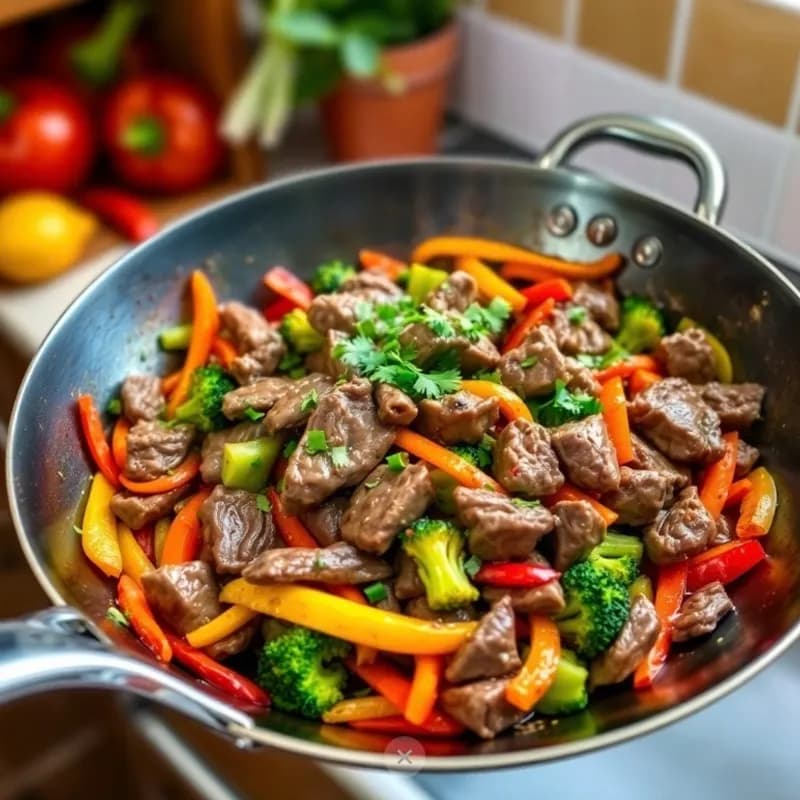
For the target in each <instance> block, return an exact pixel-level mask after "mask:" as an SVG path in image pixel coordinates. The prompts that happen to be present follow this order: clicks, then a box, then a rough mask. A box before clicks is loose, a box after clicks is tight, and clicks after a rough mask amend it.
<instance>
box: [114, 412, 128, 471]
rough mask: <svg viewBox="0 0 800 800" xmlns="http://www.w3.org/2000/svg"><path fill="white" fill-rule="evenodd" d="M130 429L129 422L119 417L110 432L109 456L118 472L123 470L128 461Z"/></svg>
mask: <svg viewBox="0 0 800 800" xmlns="http://www.w3.org/2000/svg"><path fill="white" fill-rule="evenodd" d="M130 429H131V424H130V422H128V420H127V419H125V417H119V418H118V419H117V421H116V422H115V423H114V428H113V430H112V431H111V454H112V455H113V456H114V463H115V464H116V465H117V469H119V470H120V471H122V470H124V469H125V464H126V463H127V461H128V431H129V430H130Z"/></svg>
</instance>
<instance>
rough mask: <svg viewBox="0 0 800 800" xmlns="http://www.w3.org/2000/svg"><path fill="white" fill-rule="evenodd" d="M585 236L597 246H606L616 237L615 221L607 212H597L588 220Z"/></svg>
mask: <svg viewBox="0 0 800 800" xmlns="http://www.w3.org/2000/svg"><path fill="white" fill-rule="evenodd" d="M586 237H587V238H588V239H589V241H590V242H591V243H592V244H594V245H597V247H606V246H607V245H609V244H611V243H612V242H613V241H614V239H616V238H617V221H616V220H615V219H614V217H612V216H610V215H608V214H598V215H597V216H596V217H592V219H590V220H589V224H588V225H587V226H586Z"/></svg>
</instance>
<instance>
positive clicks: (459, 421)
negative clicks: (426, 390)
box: [417, 392, 500, 444]
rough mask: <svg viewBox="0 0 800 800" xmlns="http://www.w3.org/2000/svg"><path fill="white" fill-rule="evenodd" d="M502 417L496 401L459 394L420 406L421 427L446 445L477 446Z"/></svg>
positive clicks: (421, 430)
mask: <svg viewBox="0 0 800 800" xmlns="http://www.w3.org/2000/svg"><path fill="white" fill-rule="evenodd" d="M499 416H500V409H499V406H498V404H497V399H496V398H494V397H487V398H482V397H477V396H476V395H474V394H470V393H469V392H456V393H455V394H448V395H446V396H445V397H443V398H442V399H441V400H423V401H422V402H421V403H420V404H419V415H418V416H417V428H418V429H419V431H420V432H421V433H423V434H424V435H425V436H428V437H430V438H431V439H434V440H436V441H437V442H442V444H457V443H459V442H466V443H467V444H477V443H478V442H480V440H481V439H482V438H483V435H484V434H485V433H486V432H487V431H488V430H489V428H491V427H492V426H493V425H494V424H495V422H497V419H498V417H499Z"/></svg>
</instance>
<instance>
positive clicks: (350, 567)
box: [242, 542, 392, 584]
mask: <svg viewBox="0 0 800 800" xmlns="http://www.w3.org/2000/svg"><path fill="white" fill-rule="evenodd" d="M391 574H392V568H391V566H390V565H389V564H387V563H386V562H385V561H383V560H382V559H380V558H375V556H368V555H366V554H365V553H361V552H359V551H358V550H357V549H356V548H355V547H353V545H351V544H348V543H347V542H336V544H331V545H328V547H320V548H312V547H280V548H277V549H275V550H266V551H264V552H263V553H261V555H260V556H258V557H257V558H256V559H255V560H254V561H251V562H250V564H249V565H248V566H247V567H245V569H244V570H243V571H242V575H243V576H244V577H245V578H246V579H247V580H248V581H250V582H251V583H294V582H295V581H316V582H319V583H333V584H342V583H370V582H372V581H379V580H382V579H383V578H388V577H389V576H390V575H391Z"/></svg>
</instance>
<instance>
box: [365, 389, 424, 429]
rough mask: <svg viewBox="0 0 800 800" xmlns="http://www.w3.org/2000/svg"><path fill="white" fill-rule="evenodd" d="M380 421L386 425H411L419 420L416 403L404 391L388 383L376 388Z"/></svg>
mask: <svg viewBox="0 0 800 800" xmlns="http://www.w3.org/2000/svg"><path fill="white" fill-rule="evenodd" d="M375 402H376V403H377V404H378V419H379V420H380V421H381V422H382V423H383V424H384V425H410V424H411V423H412V422H413V421H414V420H415V419H416V418H417V405H416V403H415V402H414V401H413V400H412V399H411V398H410V397H409V396H408V395H407V394H406V393H405V392H404V391H403V390H402V389H398V388H397V387H396V386H392V385H391V384H388V383H379V384H378V385H377V386H376V387H375Z"/></svg>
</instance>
